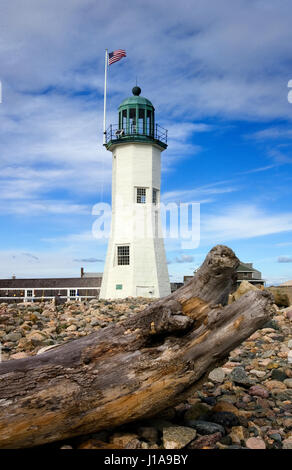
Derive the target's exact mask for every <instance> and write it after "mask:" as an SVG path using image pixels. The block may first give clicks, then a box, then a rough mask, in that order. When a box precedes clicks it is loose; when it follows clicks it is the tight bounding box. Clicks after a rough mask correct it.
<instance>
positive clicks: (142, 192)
mask: <svg viewBox="0 0 292 470" xmlns="http://www.w3.org/2000/svg"><path fill="white" fill-rule="evenodd" d="M137 203H138V204H145V203H146V188H137Z"/></svg>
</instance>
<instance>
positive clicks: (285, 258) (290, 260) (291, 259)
mask: <svg viewBox="0 0 292 470" xmlns="http://www.w3.org/2000/svg"><path fill="white" fill-rule="evenodd" d="M278 263H292V256H279V258H278Z"/></svg>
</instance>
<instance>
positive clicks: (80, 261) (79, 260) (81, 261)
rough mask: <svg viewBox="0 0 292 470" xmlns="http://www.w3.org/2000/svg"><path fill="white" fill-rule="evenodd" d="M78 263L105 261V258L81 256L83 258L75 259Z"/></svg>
mask: <svg viewBox="0 0 292 470" xmlns="http://www.w3.org/2000/svg"><path fill="white" fill-rule="evenodd" d="M73 261H75V262H76V263H103V262H104V259H100V258H81V259H74V260H73Z"/></svg>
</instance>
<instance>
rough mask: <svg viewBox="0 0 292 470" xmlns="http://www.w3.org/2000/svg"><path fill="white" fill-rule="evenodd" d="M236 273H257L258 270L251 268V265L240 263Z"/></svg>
mask: <svg viewBox="0 0 292 470" xmlns="http://www.w3.org/2000/svg"><path fill="white" fill-rule="evenodd" d="M236 271H237V272H239V273H258V272H259V271H258V269H254V268H253V267H252V263H246V264H245V263H242V262H240V265H239V266H238V268H237V270H236Z"/></svg>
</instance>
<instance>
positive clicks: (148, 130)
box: [147, 110, 153, 135]
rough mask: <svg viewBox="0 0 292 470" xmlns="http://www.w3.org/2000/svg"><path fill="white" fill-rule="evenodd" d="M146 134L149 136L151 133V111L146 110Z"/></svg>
mask: <svg viewBox="0 0 292 470" xmlns="http://www.w3.org/2000/svg"><path fill="white" fill-rule="evenodd" d="M147 134H148V135H151V134H153V132H152V113H151V111H149V110H147Z"/></svg>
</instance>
